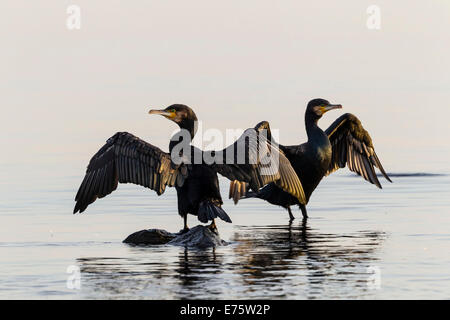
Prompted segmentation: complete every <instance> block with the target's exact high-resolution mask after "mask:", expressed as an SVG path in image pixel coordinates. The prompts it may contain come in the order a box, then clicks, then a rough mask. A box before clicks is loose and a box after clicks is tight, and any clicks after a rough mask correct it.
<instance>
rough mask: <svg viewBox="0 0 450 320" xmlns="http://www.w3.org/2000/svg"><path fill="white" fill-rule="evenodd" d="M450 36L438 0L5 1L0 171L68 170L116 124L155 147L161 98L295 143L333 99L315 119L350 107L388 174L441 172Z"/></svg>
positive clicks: (165, 132)
mask: <svg viewBox="0 0 450 320" xmlns="http://www.w3.org/2000/svg"><path fill="white" fill-rule="evenodd" d="M69 5H77V6H79V8H80V9H81V16H80V17H81V27H80V29H79V30H78V29H75V30H69V29H68V28H67V25H66V22H67V19H68V17H69V14H68V13H67V12H66V10H67V7H68V6H69ZM370 5H377V6H378V8H379V9H380V29H369V28H368V27H367V20H368V19H369V17H370V14H368V13H367V8H368V7H369V6H370ZM449 31H450V2H448V1H446V0H442V1H438V0H430V1H361V0H354V1H353V0H352V1H345V2H342V1H339V2H338V1H320V2H318V1H315V2H311V1H307V2H306V1H305V2H301V1H277V2H275V1H265V0H257V1H256V0H246V1H235V0H227V1H206V0H201V1H199V0H193V1H173V0H169V1H138V0H136V1H111V0H108V1H103V0H96V1H87V0H72V1H61V0H58V1H56V0H46V1H42V0H41V1H24V0H14V1H12V0H3V1H2V2H1V3H0V41H1V47H2V50H0V70H1V76H0V93H1V94H0V108H1V114H2V116H1V118H0V126H1V128H2V133H3V134H2V136H1V138H0V149H1V150H2V157H1V159H0V165H1V167H2V171H3V173H5V172H6V173H11V170H15V171H19V172H25V173H27V174H30V175H34V174H36V175H37V174H40V173H41V174H43V172H47V171H48V170H49V168H51V171H52V172H54V173H55V174H57V175H64V174H76V175H78V174H79V175H80V177H81V176H82V175H83V174H84V170H85V166H86V165H87V163H88V161H89V159H90V157H91V156H92V155H93V154H94V153H95V152H96V151H97V150H98V149H99V148H100V147H101V146H102V145H103V143H104V142H105V141H106V139H107V138H109V137H110V136H112V135H113V134H114V133H115V132H117V131H128V132H131V133H133V134H135V135H137V136H139V137H141V138H142V139H144V140H146V141H148V142H150V143H152V144H155V145H157V146H159V147H160V148H162V149H163V150H167V149H168V140H169V137H170V135H171V134H172V133H173V131H174V130H175V129H176V125H175V124H173V123H170V122H168V121H167V120H166V119H164V118H162V117H156V116H149V115H148V114H147V112H148V110H149V109H150V108H164V107H166V106H168V105H170V104H173V103H183V104H186V105H189V106H191V107H192V108H193V109H194V110H195V112H196V114H197V116H198V118H199V119H200V120H201V121H202V126H203V128H204V129H208V128H214V129H217V130H220V131H223V132H224V131H225V130H226V129H236V128H241V129H245V128H248V127H253V126H254V125H255V124H256V123H258V122H259V121H261V120H267V121H269V122H270V123H271V127H272V128H273V129H279V130H280V133H279V136H280V142H281V143H283V144H299V143H302V142H304V141H305V140H306V133H305V131H304V122H303V121H304V120H303V115H304V110H305V107H306V104H307V102H308V101H309V100H311V99H313V98H317V97H321V98H325V99H328V100H329V101H330V102H332V103H340V104H342V105H343V107H344V108H343V109H342V111H333V112H330V113H328V114H326V115H325V116H324V117H323V119H322V120H321V121H320V123H319V124H320V125H321V126H322V128H324V129H325V128H326V127H327V126H328V125H329V124H330V123H331V122H332V121H333V120H335V119H336V118H337V117H338V116H339V115H341V114H342V113H343V112H350V113H353V114H355V115H356V116H357V117H358V118H359V119H360V120H361V121H362V123H363V125H364V127H365V128H366V129H367V130H368V131H369V133H370V134H371V136H372V138H373V141H374V144H375V149H376V151H377V153H378V155H379V157H380V159H381V160H382V162H383V164H384V166H385V168H387V170H388V171H391V172H392V171H395V172H403V171H408V172H427V171H429V172H441V171H446V172H450V165H449V163H450V162H449V161H448V160H449V155H450V150H449V143H448V137H449V129H448V127H449V125H448V123H449V117H450V59H449V57H450V42H449V41H448V40H449Z"/></svg>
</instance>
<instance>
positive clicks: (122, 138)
mask: <svg viewBox="0 0 450 320" xmlns="http://www.w3.org/2000/svg"><path fill="white" fill-rule="evenodd" d="M187 174H188V172H187V167H186V166H185V165H181V166H176V165H174V164H173V163H172V161H171V158H170V155H169V154H168V153H165V152H163V151H162V150H160V149H159V148H157V147H155V146H154V145H151V144H150V143H147V142H145V141H143V140H141V139H139V138H138V137H136V136H134V135H132V134H130V133H128V132H118V133H116V134H115V135H114V136H112V137H111V138H109V139H108V140H107V141H106V144H105V145H104V146H103V147H102V148H101V149H100V150H99V151H98V152H97V153H96V154H95V155H94V156H93V157H92V159H91V161H90V162H89V165H88V167H87V170H86V175H85V177H84V179H83V182H82V183H81V186H80V188H79V189H78V193H77V195H76V196H75V201H76V204H75V208H74V210H73V213H76V212H78V211H79V212H80V213H81V212H83V211H84V210H85V209H86V208H87V206H88V205H90V204H91V203H92V202H94V201H95V200H96V199H97V198H103V197H104V196H106V195H108V194H110V193H111V192H113V191H114V190H116V188H117V185H118V183H119V182H120V183H134V184H138V185H141V186H144V187H147V188H150V189H152V190H155V191H156V193H157V194H158V195H161V194H162V193H163V192H164V190H165V188H166V185H168V186H170V187H172V186H174V185H175V184H177V185H178V186H181V185H183V183H184V180H185V178H186V177H187Z"/></svg>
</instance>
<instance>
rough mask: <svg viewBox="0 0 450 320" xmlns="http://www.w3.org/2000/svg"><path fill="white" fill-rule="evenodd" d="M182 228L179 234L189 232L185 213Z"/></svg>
mask: <svg viewBox="0 0 450 320" xmlns="http://www.w3.org/2000/svg"><path fill="white" fill-rule="evenodd" d="M183 218H184V228H183V229H182V230H181V231H180V233H181V234H183V233H186V232H188V231H189V227H188V225H187V213H186V214H185V215H184V217H183Z"/></svg>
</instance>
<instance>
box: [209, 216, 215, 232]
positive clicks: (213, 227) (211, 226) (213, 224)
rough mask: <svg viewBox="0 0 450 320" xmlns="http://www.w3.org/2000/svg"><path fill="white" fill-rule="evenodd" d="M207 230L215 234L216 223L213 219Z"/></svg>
mask: <svg viewBox="0 0 450 320" xmlns="http://www.w3.org/2000/svg"><path fill="white" fill-rule="evenodd" d="M208 228H209V229H211V231H213V232H216V233H217V226H216V221H215V220H214V219H213V220H212V222H211V224H210V225H209V226H208Z"/></svg>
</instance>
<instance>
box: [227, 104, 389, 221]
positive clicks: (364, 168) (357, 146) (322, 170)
mask: <svg viewBox="0 0 450 320" xmlns="http://www.w3.org/2000/svg"><path fill="white" fill-rule="evenodd" d="M340 108H342V106H341V105H338V104H336V105H333V104H330V103H329V102H328V101H327V100H324V99H314V100H311V101H310V102H309V103H308V106H307V108H306V112H305V127H306V133H307V135H308V141H307V142H306V143H303V144H301V145H294V146H283V145H278V147H279V149H280V150H282V151H283V153H284V154H285V156H286V157H287V158H288V159H289V161H290V162H291V165H292V167H293V168H294V170H295V171H296V173H297V175H298V177H299V179H300V182H301V184H302V186H303V190H304V192H305V196H306V203H300V202H299V201H297V199H295V198H294V197H292V196H291V195H290V194H288V193H286V192H284V191H283V190H282V189H280V188H278V186H276V185H275V184H273V183H270V184H268V185H267V186H265V187H263V188H262V189H261V190H259V191H258V192H248V193H247V194H246V195H245V192H241V189H243V188H242V186H241V185H242V184H244V185H245V183H242V182H240V181H232V182H231V183H230V198H234V201H235V203H237V201H238V200H239V198H241V197H242V198H260V199H264V200H266V201H268V202H269V203H272V204H275V205H279V206H282V207H284V208H286V209H287V211H288V213H289V217H290V219H291V221H292V220H293V219H294V216H293V215H292V212H291V208H290V206H291V205H299V207H300V209H301V211H302V215H303V218H307V217H308V215H307V212H306V204H307V203H308V201H309V198H310V197H311V194H312V192H313V191H314V189H316V187H317V185H318V184H319V182H320V181H321V180H322V178H323V177H324V176H327V175H329V174H330V173H332V172H334V171H336V170H337V169H339V168H344V167H345V165H346V164H347V166H348V168H349V169H350V170H351V171H353V172H356V173H357V174H358V175H361V176H362V177H363V178H364V179H366V180H367V181H369V182H370V183H373V184H375V185H376V186H377V187H378V188H380V189H381V184H380V182H379V181H378V178H377V175H376V173H375V167H376V168H378V169H379V170H380V171H381V173H382V174H383V176H384V177H385V178H386V179H387V180H388V181H390V182H392V181H391V179H389V177H388V175H387V174H386V172H385V171H384V169H383V166H382V165H381V162H380V160H379V159H378V156H377V154H376V153H375V149H374V146H373V144H372V139H371V138H370V135H369V133H368V132H367V131H366V130H365V129H364V128H363V126H362V125H361V122H360V121H359V119H358V118H357V117H356V116H354V115H352V114H350V113H346V114H344V115H342V116H340V117H339V118H337V119H336V121H334V122H333V123H332V124H331V125H330V127H329V128H328V129H327V130H325V132H324V131H323V130H322V129H320V128H319V126H318V125H317V122H318V121H319V119H320V118H321V117H322V115H323V114H324V113H325V112H328V111H330V110H333V109H340ZM256 128H258V129H259V130H261V129H265V130H267V132H268V138H269V137H270V127H269V123H268V122H267V121H262V122H260V123H259V124H258V125H257V126H256Z"/></svg>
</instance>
